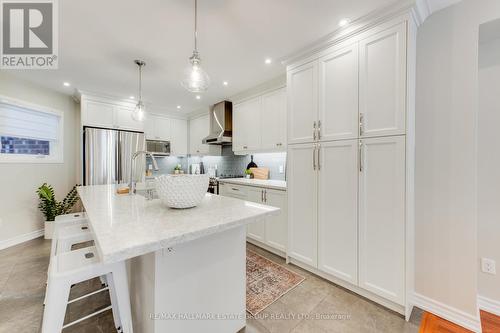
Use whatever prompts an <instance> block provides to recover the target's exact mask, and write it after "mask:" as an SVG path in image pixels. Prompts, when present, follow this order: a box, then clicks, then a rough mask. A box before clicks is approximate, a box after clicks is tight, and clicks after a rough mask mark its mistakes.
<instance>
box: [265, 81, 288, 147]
mask: <svg viewBox="0 0 500 333" xmlns="http://www.w3.org/2000/svg"><path fill="white" fill-rule="evenodd" d="M260 120H261V126H260V128H261V147H262V149H263V150H280V151H286V89H285V88H283V89H279V90H276V91H273V92H271V93H269V94H265V95H263V96H262V114H261V119H260Z"/></svg>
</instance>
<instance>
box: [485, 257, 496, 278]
mask: <svg viewBox="0 0 500 333" xmlns="http://www.w3.org/2000/svg"><path fill="white" fill-rule="evenodd" d="M481 270H482V271H483V272H484V273H488V274H493V275H495V274H496V273H497V271H496V268H495V260H493V259H488V258H481Z"/></svg>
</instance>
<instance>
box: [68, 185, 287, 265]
mask: <svg viewBox="0 0 500 333" xmlns="http://www.w3.org/2000/svg"><path fill="white" fill-rule="evenodd" d="M78 194H79V195H80V198H81V200H82V203H83V205H84V207H85V211H86V212H87V215H88V218H89V226H90V229H91V231H92V233H93V235H94V238H95V243H96V247H97V250H98V251H99V255H100V256H101V259H102V260H103V261H104V262H116V261H120V260H125V259H129V258H133V257H136V256H140V255H143V254H146V253H149V252H154V251H157V250H160V249H163V248H168V247H172V246H174V245H178V244H181V243H185V242H188V241H192V240H195V239H198V238H201V237H205V236H209V235H212V234H215V233H219V232H223V231H225V230H228V229H230V228H235V227H238V226H242V225H245V224H248V223H251V222H254V221H256V220H257V219H258V218H260V217H263V216H266V215H272V214H277V213H278V212H279V208H276V207H271V206H265V205H261V204H257V203H253V202H248V201H243V200H238V199H234V198H229V197H223V196H217V195H212V194H209V193H207V194H206V196H205V198H204V199H203V201H202V202H201V203H200V205H198V206H197V207H194V208H189V209H171V208H168V207H166V206H164V205H163V204H162V203H161V202H160V200H158V199H157V200H149V201H148V200H146V198H144V197H143V196H140V195H128V194H117V193H116V185H93V186H80V187H78Z"/></svg>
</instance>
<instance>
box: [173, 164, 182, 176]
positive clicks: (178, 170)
mask: <svg viewBox="0 0 500 333" xmlns="http://www.w3.org/2000/svg"><path fill="white" fill-rule="evenodd" d="M181 171H182V166H181V165H180V164H177V165H176V166H175V168H174V173H175V174H176V175H177V174H179V173H182V172H181Z"/></svg>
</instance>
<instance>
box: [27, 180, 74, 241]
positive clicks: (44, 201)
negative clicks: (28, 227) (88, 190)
mask: <svg viewBox="0 0 500 333" xmlns="http://www.w3.org/2000/svg"><path fill="white" fill-rule="evenodd" d="M36 193H37V194H38V199H39V204H38V208H39V209H40V211H41V212H42V213H43V215H44V216H45V239H52V233H53V230H54V220H55V219H56V216H58V215H63V214H68V213H69V212H71V209H73V206H74V205H75V204H76V202H77V201H78V193H77V192H76V186H73V188H72V189H71V191H69V192H68V194H66V197H65V198H64V199H63V201H57V199H56V196H55V194H54V188H53V187H52V186H51V185H48V184H47V183H43V185H42V186H40V187H39V188H38V189H37V191H36Z"/></svg>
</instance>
